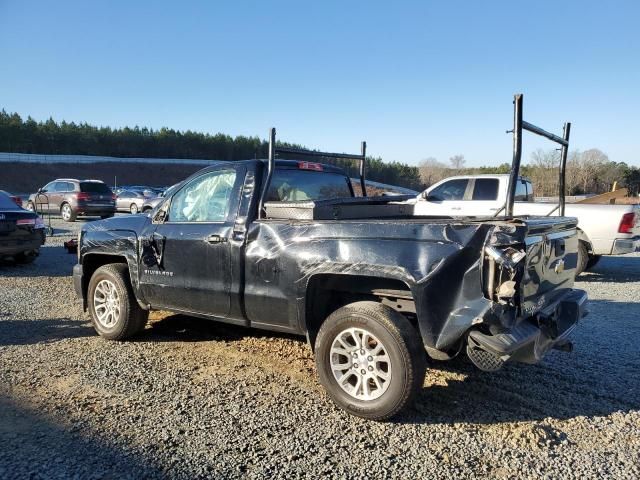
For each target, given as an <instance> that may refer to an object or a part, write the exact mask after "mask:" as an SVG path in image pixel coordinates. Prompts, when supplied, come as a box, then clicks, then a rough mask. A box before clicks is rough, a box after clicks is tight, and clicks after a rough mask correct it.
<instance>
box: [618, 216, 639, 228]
mask: <svg viewBox="0 0 640 480" xmlns="http://www.w3.org/2000/svg"><path fill="white" fill-rule="evenodd" d="M635 224H636V214H635V213H633V212H629V213H625V214H624V215H622V220H620V226H619V227H618V233H633V227H634V226H635Z"/></svg>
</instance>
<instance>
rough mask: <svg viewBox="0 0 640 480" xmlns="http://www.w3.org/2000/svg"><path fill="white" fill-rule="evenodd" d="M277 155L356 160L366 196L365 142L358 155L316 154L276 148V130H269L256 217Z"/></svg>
mask: <svg viewBox="0 0 640 480" xmlns="http://www.w3.org/2000/svg"><path fill="white" fill-rule="evenodd" d="M279 153H288V154H293V155H305V156H312V157H326V158H336V159H343V160H358V161H359V162H360V163H359V173H360V187H361V188H362V196H363V197H366V196H367V187H366V184H365V173H366V168H365V164H366V159H367V142H362V143H361V145H360V155H355V154H350V153H329V152H318V151H316V150H304V149H298V148H287V147H276V129H275V128H271V129H270V130H269V163H268V165H267V178H266V179H265V182H264V187H263V189H262V194H261V195H260V205H259V210H258V212H259V213H258V215H259V217H260V218H262V212H263V207H264V202H265V200H266V198H267V191H268V190H269V187H270V186H271V178H272V177H273V171H274V170H275V165H276V155H277V154H279Z"/></svg>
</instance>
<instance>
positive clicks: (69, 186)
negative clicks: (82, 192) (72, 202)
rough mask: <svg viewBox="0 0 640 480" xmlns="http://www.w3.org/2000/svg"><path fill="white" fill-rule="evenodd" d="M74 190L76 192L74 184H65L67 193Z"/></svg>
mask: <svg viewBox="0 0 640 480" xmlns="http://www.w3.org/2000/svg"><path fill="white" fill-rule="evenodd" d="M75 190H76V185H75V184H74V183H71V182H67V188H66V191H67V192H74V191H75Z"/></svg>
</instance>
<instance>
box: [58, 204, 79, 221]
mask: <svg viewBox="0 0 640 480" xmlns="http://www.w3.org/2000/svg"><path fill="white" fill-rule="evenodd" d="M60 216H61V217H62V219H63V220H64V221H65V222H75V221H76V217H77V215H76V212H74V211H73V208H71V205H69V204H68V203H63V204H62V207H60Z"/></svg>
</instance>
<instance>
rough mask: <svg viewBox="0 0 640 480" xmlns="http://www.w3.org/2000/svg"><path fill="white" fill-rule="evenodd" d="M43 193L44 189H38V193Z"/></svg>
mask: <svg viewBox="0 0 640 480" xmlns="http://www.w3.org/2000/svg"><path fill="white" fill-rule="evenodd" d="M44 192H46V190H45V189H44V188H42V187H40V188H39V189H38V193H44Z"/></svg>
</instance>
